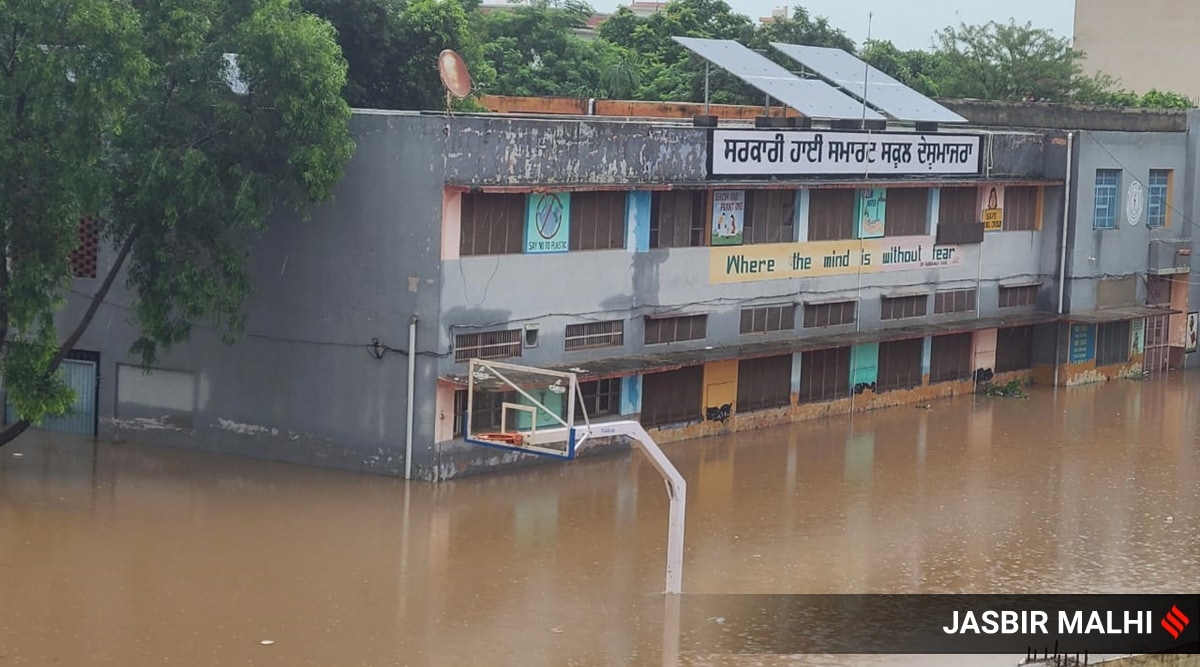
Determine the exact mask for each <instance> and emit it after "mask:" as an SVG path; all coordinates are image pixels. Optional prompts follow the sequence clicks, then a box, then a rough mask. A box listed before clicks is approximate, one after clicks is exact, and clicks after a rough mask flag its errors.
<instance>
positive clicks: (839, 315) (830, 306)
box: [804, 301, 858, 329]
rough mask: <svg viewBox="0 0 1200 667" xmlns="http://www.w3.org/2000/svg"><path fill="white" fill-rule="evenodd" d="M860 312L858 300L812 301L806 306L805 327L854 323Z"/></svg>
mask: <svg viewBox="0 0 1200 667" xmlns="http://www.w3.org/2000/svg"><path fill="white" fill-rule="evenodd" d="M857 314H858V302H857V301H837V302H834V303H810V304H808V305H806V306H804V328H805V329H812V328H816V327H834V326H838V325H839V324H854V320H855V317H856V316H857Z"/></svg>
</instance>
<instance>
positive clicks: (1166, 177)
mask: <svg viewBox="0 0 1200 667" xmlns="http://www.w3.org/2000/svg"><path fill="white" fill-rule="evenodd" d="M1172 173H1173V172H1172V171H1171V170H1170V169H1151V170H1150V182H1149V184H1148V185H1147V188H1146V204H1147V206H1148V207H1149V208H1148V210H1147V212H1146V226H1147V227H1166V226H1167V225H1168V223H1169V222H1170V220H1171V217H1170V215H1171V202H1170V192H1171V175H1172Z"/></svg>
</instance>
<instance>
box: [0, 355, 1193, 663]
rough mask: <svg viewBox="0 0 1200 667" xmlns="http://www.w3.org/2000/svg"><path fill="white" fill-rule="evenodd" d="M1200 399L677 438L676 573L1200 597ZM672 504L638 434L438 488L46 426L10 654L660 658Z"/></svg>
mask: <svg viewBox="0 0 1200 667" xmlns="http://www.w3.org/2000/svg"><path fill="white" fill-rule="evenodd" d="M1198 413H1200V375H1197V374H1193V375H1192V376H1191V377H1190V378H1187V379H1186V380H1185V379H1184V378H1182V377H1178V376H1176V377H1171V378H1168V379H1163V380H1155V381H1150V382H1114V383H1110V384H1107V385H1104V386H1100V387H1095V388H1080V389H1073V390H1070V391H1059V392H1057V393H1055V392H1054V391H1053V390H1052V389H1042V388H1039V389H1036V390H1035V391H1034V394H1033V397H1032V399H1031V400H1026V401H1022V400H1014V399H985V398H978V399H972V398H965V399H955V400H951V401H943V402H938V403H934V404H932V409H930V410H922V409H915V408H896V409H892V410H885V411H881V412H876V413H872V414H867V415H856V416H854V417H853V418H851V417H846V418H839V419H833V420H829V421H825V422H815V423H806V424H798V425H795V426H793V427H789V428H785V429H775V430H769V431H762V432H758V433H754V434H738V435H737V436H730V437H726V438H715V439H709V440H703V441H692V442H683V443H678V444H676V445H672V446H670V447H669V448H668V449H667V451H668V454H670V456H671V457H672V459H673V460H674V461H675V462H676V464H677V466H678V467H679V468H680V470H681V472H682V473H683V475H684V476H685V477H686V478H687V480H688V484H689V489H688V490H689V494H688V495H689V498H688V501H689V505H688V522H687V531H688V535H687V544H686V565H685V568H684V590H685V592H691V593H831V592H841V593H956V592H963V593H993V592H995V593H999V592H1004V593H1043V592H1071V593H1088V592H1134V591H1137V592H1147V593H1151V592H1158V593H1172V592H1180V591H1181V590H1182V589H1195V588H1197V587H1198V584H1200V444H1198V439H1200V435H1198V434H1200V423H1198V420H1200V417H1198V416H1197V415H1198ZM16 454H20V455H21V456H15V455H16ZM666 514H667V504H666V497H665V493H664V491H663V486H662V482H661V481H660V479H659V478H658V477H657V475H656V473H655V472H654V471H653V469H652V468H651V467H650V466H649V465H648V464H647V463H646V462H645V461H642V460H640V458H639V457H638V456H637V455H635V454H632V453H630V454H625V455H616V456H611V457H605V458H601V459H597V460H582V461H578V462H574V463H570V464H551V465H548V466H545V467H540V468H536V469H530V470H525V471H519V472H513V473H503V474H496V475H492V476H487V477H478V478H470V479H463V480H457V481H453V482H447V483H443V484H441V485H437V486H433V485H428V484H424V483H414V484H412V485H406V484H405V483H404V482H402V481H397V480H393V479H386V478H373V477H365V476H356V475H351V474H344V473H337V472H330V471H323V470H316V469H308V468H302V467H297V466H288V465H277V464H270V463H263V462H255V461H244V460H238V459H231V458H223V457H216V456H206V455H200V454H193V453H185V452H179V451H172V450H164V449H157V448H150V447H143V446H136V445H128V444H124V445H107V444H100V445H92V444H91V443H86V442H80V441H71V440H69V439H67V438H62V437H48V436H46V435H44V434H35V435H33V436H30V437H28V438H26V439H24V440H22V441H19V442H18V443H16V444H14V445H12V446H10V447H6V448H4V449H2V450H0V665H3V666H5V667H7V666H9V665H122V666H126V665H131V666H137V665H189V666H190V665H262V666H275V665H279V666H284V665H286V666H294V665H321V666H326V665H329V666H334V665H336V666H343V665H345V666H352V665H413V666H426V665H429V666H433V665H438V666H440V665H489V666H491V665H496V666H502V665H521V666H522V667H537V666H541V665H556V666H560V665H642V664H651V665H657V664H662V661H663V653H664V646H666V650H667V652H668V654H670V652H671V650H672V647H671V640H670V639H669V638H667V639H666V640H664V637H665V636H667V635H670V633H669V632H667V633H664V627H663V597H662V596H661V595H659V593H660V592H661V590H662V587H663V565H664V562H663V559H664V549H665V529H666ZM263 640H269V641H273V642H274V643H273V644H270V645H263V644H261V643H260V642H261V641H263ZM836 662H837V663H839V664H860V663H861V664H929V665H947V666H949V665H962V664H997V665H1013V664H1015V662H1014V661H1013V660H1012V659H1010V658H1008V657H1004V656H999V657H998V656H992V657H990V658H981V659H979V661H977V662H969V663H968V662H964V661H963V660H961V659H958V658H952V657H949V656H941V657H937V656H934V657H929V658H919V657H887V656H880V657H875V658H846V657H842V658H841V659H838V660H837V661H836ZM680 664H729V665H734V664H736V665H743V664H764V665H767V664H771V665H774V664H813V663H812V661H811V660H805V661H796V660H790V661H785V660H784V659H781V658H777V657H775V658H773V657H766V656H764V657H762V658H757V657H750V658H746V657H739V658H737V659H732V658H725V659H711V660H707V661H706V659H705V658H703V657H698V656H688V655H686V654H685V655H683V656H682V657H681V661H680Z"/></svg>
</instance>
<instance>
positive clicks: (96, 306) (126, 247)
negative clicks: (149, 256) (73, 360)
mask: <svg viewBox="0 0 1200 667" xmlns="http://www.w3.org/2000/svg"><path fill="white" fill-rule="evenodd" d="M138 232H139V228H138V227H134V229H133V230H131V231H130V232H129V236H126V237H125V242H124V243H122V244H121V250H120V251H119V252H118V253H117V259H116V260H115V261H114V262H113V265H112V267H110V268H109V270H108V275H106V276H104V282H103V283H101V284H100V289H98V290H96V293H95V294H93V295H92V302H91V303H89V304H88V308H87V311H86V312H85V313H84V314H83V317H81V318H80V319H79V323H78V324H77V325H75V329H74V331H72V332H71V335H69V336H67V339H66V340H64V341H63V342H62V344H61V345H59V347H58V353H57V354H55V355H54V357H53V358H52V359H51V360H50V364H49V365H48V366H47V367H46V374H47V375H50V374H53V373H54V372H56V371H57V370H58V367H59V366H61V365H62V362H63V360H64V359H66V358H67V355H68V354H69V353H70V352H71V350H72V348H74V347H75V344H76V343H78V342H79V339H80V338H83V334H84V332H86V331H87V328H88V326H89V325H91V323H92V319H93V318H95V317H96V312H97V311H99V310H100V304H102V303H104V297H106V296H108V291H109V290H110V289H112V286H113V283H114V282H116V280H117V274H119V273H120V272H121V267H123V266H124V265H125V260H127V259H128V258H129V253H130V252H132V251H133V243H134V241H136V240H137V237H138ZM30 425H31V423H30V421H29V420H27V419H22V420H21V421H18V422H17V423H15V424H10V425H9V426H8V428H6V429H4V430H3V431H0V447H3V446H5V445H7V444H8V443H10V442H12V441H13V440H15V439H16V438H17V436H19V435H21V434H22V433H24V432H25V431H26V430H27V429H28V428H29V427H30Z"/></svg>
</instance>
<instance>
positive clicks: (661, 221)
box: [650, 190, 708, 248]
mask: <svg viewBox="0 0 1200 667" xmlns="http://www.w3.org/2000/svg"><path fill="white" fill-rule="evenodd" d="M705 198H706V193H705V192H704V191H702V190H671V191H667V192H655V193H654V194H653V196H652V197H651V199H650V247H651V248H687V247H692V246H702V245H704V236H705V233H706V232H707V231H708V226H707V225H705V224H704V213H705V206H706V203H707V202H706V200H705Z"/></svg>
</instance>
